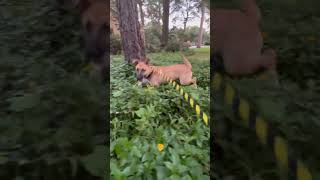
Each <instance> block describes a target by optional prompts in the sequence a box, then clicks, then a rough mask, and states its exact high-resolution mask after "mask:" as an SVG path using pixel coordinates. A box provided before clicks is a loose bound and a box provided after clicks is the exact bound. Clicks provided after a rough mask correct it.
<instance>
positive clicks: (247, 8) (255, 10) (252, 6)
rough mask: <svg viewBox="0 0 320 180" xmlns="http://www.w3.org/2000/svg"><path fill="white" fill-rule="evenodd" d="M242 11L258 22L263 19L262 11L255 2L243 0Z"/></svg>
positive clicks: (253, 0)
mask: <svg viewBox="0 0 320 180" xmlns="http://www.w3.org/2000/svg"><path fill="white" fill-rule="evenodd" d="M241 9H242V11H243V12H244V13H245V14H246V15H248V16H249V17H251V18H253V19H254V20H256V21H257V22H259V21H260V19H261V13H260V9H259V7H258V6H257V4H256V1H255V0H242V7H241Z"/></svg>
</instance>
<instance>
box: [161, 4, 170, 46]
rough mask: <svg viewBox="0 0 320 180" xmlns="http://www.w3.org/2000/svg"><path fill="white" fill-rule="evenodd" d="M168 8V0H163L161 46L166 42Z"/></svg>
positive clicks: (167, 34) (167, 35)
mask: <svg viewBox="0 0 320 180" xmlns="http://www.w3.org/2000/svg"><path fill="white" fill-rule="evenodd" d="M169 10H170V0H163V16H162V23H163V24H162V37H161V46H162V47H165V46H166V45H167V43H168V37H169Z"/></svg>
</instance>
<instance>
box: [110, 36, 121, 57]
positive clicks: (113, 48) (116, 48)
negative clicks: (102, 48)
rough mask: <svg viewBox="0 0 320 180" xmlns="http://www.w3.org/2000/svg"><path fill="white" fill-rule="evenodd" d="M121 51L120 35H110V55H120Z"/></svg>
mask: <svg viewBox="0 0 320 180" xmlns="http://www.w3.org/2000/svg"><path fill="white" fill-rule="evenodd" d="M121 51H122V46H121V37H120V35H116V34H111V35H110V53H111V54H114V55H115V54H120V53H121Z"/></svg>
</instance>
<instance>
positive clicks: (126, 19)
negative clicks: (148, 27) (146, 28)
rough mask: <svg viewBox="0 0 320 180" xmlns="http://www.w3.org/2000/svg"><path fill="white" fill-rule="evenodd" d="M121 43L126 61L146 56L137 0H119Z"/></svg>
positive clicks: (129, 61)
mask: <svg viewBox="0 0 320 180" xmlns="http://www.w3.org/2000/svg"><path fill="white" fill-rule="evenodd" d="M117 8H118V12H119V25H120V34H121V44H122V49H123V52H124V57H125V62H127V63H131V61H132V59H142V58H144V57H145V49H144V43H143V40H142V37H141V33H140V25H139V21H138V11H137V4H136V1H135V0H126V1H124V0H117Z"/></svg>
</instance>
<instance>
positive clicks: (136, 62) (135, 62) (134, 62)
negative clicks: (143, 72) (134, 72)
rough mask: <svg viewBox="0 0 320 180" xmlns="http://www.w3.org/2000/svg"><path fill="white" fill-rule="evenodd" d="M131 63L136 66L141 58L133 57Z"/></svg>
mask: <svg viewBox="0 0 320 180" xmlns="http://www.w3.org/2000/svg"><path fill="white" fill-rule="evenodd" d="M131 63H132V64H133V65H134V66H136V65H137V64H138V63H139V59H133V60H132V61H131Z"/></svg>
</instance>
